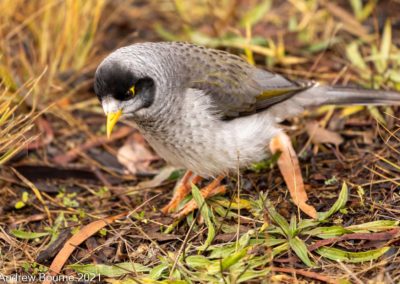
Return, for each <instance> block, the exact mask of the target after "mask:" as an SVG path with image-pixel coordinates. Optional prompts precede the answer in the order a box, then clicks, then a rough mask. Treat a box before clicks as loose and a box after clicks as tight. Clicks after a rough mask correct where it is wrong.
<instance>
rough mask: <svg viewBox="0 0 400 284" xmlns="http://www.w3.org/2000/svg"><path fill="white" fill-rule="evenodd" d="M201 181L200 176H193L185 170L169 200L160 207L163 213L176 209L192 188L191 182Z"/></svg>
mask: <svg viewBox="0 0 400 284" xmlns="http://www.w3.org/2000/svg"><path fill="white" fill-rule="evenodd" d="M200 181H201V177H200V176H196V175H195V176H194V177H193V173H192V172H191V171H187V172H186V173H185V175H184V176H183V178H182V180H181V181H180V182H179V184H178V186H177V188H176V190H175V192H174V195H173V196H172V199H171V201H170V202H169V203H168V204H167V205H166V206H164V207H163V208H162V209H161V212H163V213H164V214H168V213H172V212H174V211H176V208H177V207H178V205H179V203H181V201H182V200H183V199H184V198H185V197H186V196H187V195H188V194H189V192H190V191H191V189H192V184H196V183H198V182H200Z"/></svg>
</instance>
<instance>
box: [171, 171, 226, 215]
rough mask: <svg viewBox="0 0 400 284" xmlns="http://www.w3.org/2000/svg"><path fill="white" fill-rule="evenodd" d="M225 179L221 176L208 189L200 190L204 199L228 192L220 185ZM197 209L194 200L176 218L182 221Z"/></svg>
mask: <svg viewBox="0 0 400 284" xmlns="http://www.w3.org/2000/svg"><path fill="white" fill-rule="evenodd" d="M223 179H224V176H223V175H220V176H218V177H217V178H216V179H215V180H213V181H212V182H211V183H210V184H209V185H207V186H206V187H204V188H202V189H201V190H200V193H201V195H202V196H203V197H204V199H206V198H209V197H212V196H214V195H217V194H222V193H225V192H226V186H225V185H220V183H221V181H222V180H223ZM197 207H198V206H197V203H196V201H195V200H193V199H192V200H190V201H189V202H188V203H187V204H186V205H185V206H184V207H183V208H182V209H181V210H180V211H179V212H177V213H176V214H174V217H175V218H178V219H180V218H182V217H184V216H186V215H188V214H189V213H190V212H192V211H193V210H195V209H196V208H197Z"/></svg>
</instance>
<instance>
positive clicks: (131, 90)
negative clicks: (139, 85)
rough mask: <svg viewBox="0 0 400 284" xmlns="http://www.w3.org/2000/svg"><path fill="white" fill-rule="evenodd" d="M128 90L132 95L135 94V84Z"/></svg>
mask: <svg viewBox="0 0 400 284" xmlns="http://www.w3.org/2000/svg"><path fill="white" fill-rule="evenodd" d="M128 92H129V94H130V95H131V96H132V97H133V96H134V95H135V86H134V85H133V86H132V87H131V88H130V89H129V91H128Z"/></svg>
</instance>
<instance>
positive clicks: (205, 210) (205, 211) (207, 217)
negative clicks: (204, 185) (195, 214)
mask: <svg viewBox="0 0 400 284" xmlns="http://www.w3.org/2000/svg"><path fill="white" fill-rule="evenodd" d="M192 195H193V199H194V200H195V201H196V204H197V206H198V207H199V208H200V214H201V216H202V217H203V218H204V221H205V223H206V225H207V228H208V234H207V239H206V241H205V242H204V244H203V245H202V246H200V247H199V248H198V249H199V250H204V249H206V248H207V247H208V246H209V245H211V242H212V241H213V239H214V237H215V227H214V223H213V222H212V220H211V219H212V218H213V217H214V216H213V214H212V212H211V210H210V208H209V207H208V205H207V203H206V201H205V199H204V197H203V196H202V195H201V193H200V190H199V188H198V187H197V186H195V185H193V186H192Z"/></svg>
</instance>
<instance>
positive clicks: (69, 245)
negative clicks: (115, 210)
mask: <svg viewBox="0 0 400 284" xmlns="http://www.w3.org/2000/svg"><path fill="white" fill-rule="evenodd" d="M127 214H128V213H127V212H126V213H121V214H118V215H115V216H110V217H107V218H104V219H101V220H96V221H94V222H92V223H90V224H88V225H86V226H84V227H83V228H82V229H80V230H79V232H78V233H76V234H75V235H73V236H72V237H71V238H70V239H69V240H68V241H67V242H66V243H65V245H64V246H63V248H62V249H61V250H60V251H59V252H58V254H57V255H56V257H55V258H54V260H53V262H52V263H51V265H50V268H49V272H48V274H47V277H45V280H44V281H43V282H42V284H51V283H52V281H51V276H55V275H57V274H58V273H60V271H61V269H62V268H63V266H64V264H65V262H66V261H67V260H68V258H69V256H70V255H71V254H72V252H73V251H74V250H75V249H76V247H77V246H79V245H80V244H81V243H83V242H84V241H86V240H87V239H88V238H90V237H91V236H93V235H94V234H96V233H97V232H98V231H99V230H101V229H102V228H104V227H105V226H107V225H108V224H110V223H112V222H114V221H115V220H118V219H121V218H123V217H125V216H126V215H127Z"/></svg>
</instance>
